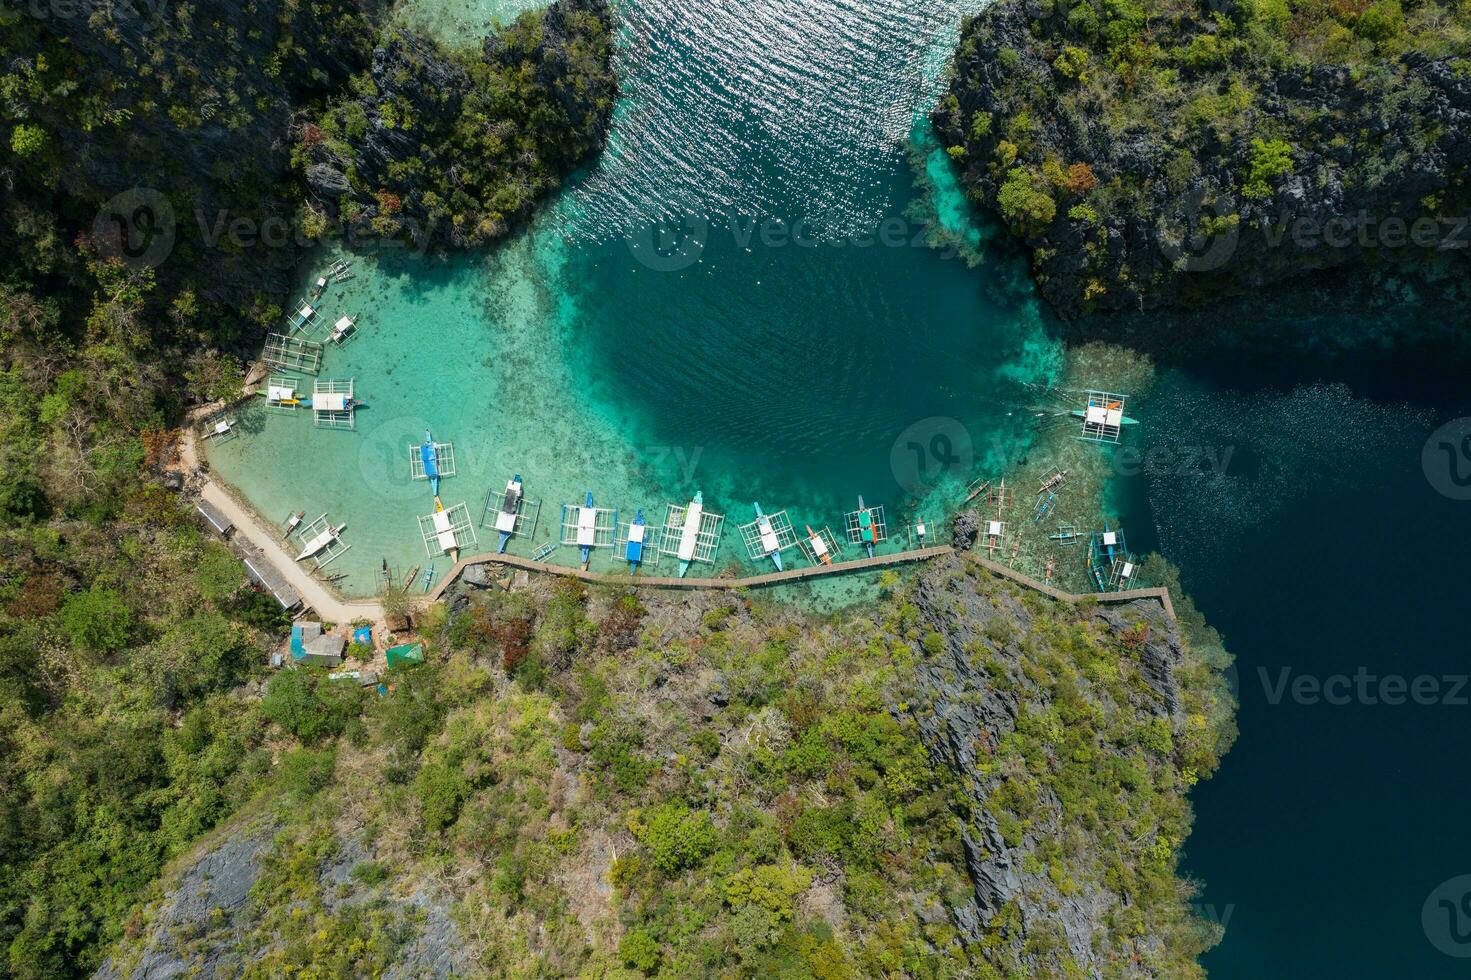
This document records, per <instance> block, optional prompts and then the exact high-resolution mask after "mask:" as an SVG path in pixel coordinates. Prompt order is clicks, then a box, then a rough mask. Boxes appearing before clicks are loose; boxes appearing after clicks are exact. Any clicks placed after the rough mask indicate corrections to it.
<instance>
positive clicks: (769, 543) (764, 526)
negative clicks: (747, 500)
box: [752, 504, 782, 572]
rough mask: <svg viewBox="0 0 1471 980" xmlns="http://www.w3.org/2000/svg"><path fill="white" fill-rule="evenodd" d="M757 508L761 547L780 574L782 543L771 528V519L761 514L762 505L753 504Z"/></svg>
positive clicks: (757, 524)
mask: <svg viewBox="0 0 1471 980" xmlns="http://www.w3.org/2000/svg"><path fill="white" fill-rule="evenodd" d="M752 506H753V507H755V508H756V531H757V533H758V534H759V535H760V537H761V547H763V548H765V549H766V556H767V557H768V558H770V559H771V561H772V563H773V564H775V565H776V570H777V571H778V572H780V571H782V567H781V543H780V541H778V539H777V536H776V530H775V528H773V527H772V526H771V518H769V517H767V516H766V515H765V514H763V513H762V512H761V505H760V504H752Z"/></svg>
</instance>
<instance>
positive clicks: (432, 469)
mask: <svg viewBox="0 0 1471 980" xmlns="http://www.w3.org/2000/svg"><path fill="white" fill-rule="evenodd" d="M419 459H420V460H421V461H422V462H423V463H424V475H425V476H426V477H428V478H429V492H430V493H432V494H434V496H436V497H438V496H439V451H438V450H437V449H436V448H435V447H434V436H432V435H430V433H429V430H428V429H425V430H424V444H423V445H422V446H420V447H419Z"/></svg>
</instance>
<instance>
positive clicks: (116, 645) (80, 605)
mask: <svg viewBox="0 0 1471 980" xmlns="http://www.w3.org/2000/svg"><path fill="white" fill-rule="evenodd" d="M132 623H133V620H132V615H131V614H130V613H129V612H128V607H127V605H126V604H125V603H124V602H123V597H122V596H121V595H119V594H118V593H117V592H116V591H115V590H113V589H107V588H103V587H102V586H100V585H95V584H94V585H93V586H92V587H91V588H90V589H88V590H87V591H86V592H77V593H73V594H72V595H70V596H68V597H67V598H66V601H65V602H63V603H62V605H61V628H62V630H63V632H65V633H66V635H67V639H69V640H71V642H72V645H73V646H75V647H77V648H78V649H80V650H86V651H89V652H92V653H113V652H115V651H117V650H121V649H122V648H123V646H124V645H125V644H126V643H127V642H128V633H129V632H130V630H131V629H132Z"/></svg>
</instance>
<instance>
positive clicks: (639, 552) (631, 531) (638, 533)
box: [623, 507, 648, 575]
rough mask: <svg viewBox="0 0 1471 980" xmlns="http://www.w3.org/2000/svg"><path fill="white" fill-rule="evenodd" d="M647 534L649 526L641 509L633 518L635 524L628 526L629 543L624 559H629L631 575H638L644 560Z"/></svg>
mask: <svg viewBox="0 0 1471 980" xmlns="http://www.w3.org/2000/svg"><path fill="white" fill-rule="evenodd" d="M647 533H648V525H647V524H646V523H645V522H644V511H643V508H642V507H640V508H639V510H638V513H637V514H635V515H634V517H633V523H632V524H630V525H628V543H627V544H626V545H625V546H624V548H623V557H624V558H627V559H628V574H630V575H637V574H638V566H639V565H640V564H641V563H642V562H643V560H644V535H645V534H647Z"/></svg>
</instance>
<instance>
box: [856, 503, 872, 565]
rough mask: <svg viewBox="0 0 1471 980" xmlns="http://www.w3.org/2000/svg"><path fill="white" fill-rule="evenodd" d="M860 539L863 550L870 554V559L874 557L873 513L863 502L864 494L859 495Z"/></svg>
mask: <svg viewBox="0 0 1471 980" xmlns="http://www.w3.org/2000/svg"><path fill="white" fill-rule="evenodd" d="M858 537H859V539H860V540H861V541H862V542H863V549H864V550H865V551H867V552H868V557H870V558H872V557H873V544H874V540H875V537H874V530H873V513H872V512H871V511H870V510H869V509H868V506H867V505H866V504H864V502H863V494H861V493H860V494H859V495H858Z"/></svg>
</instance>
